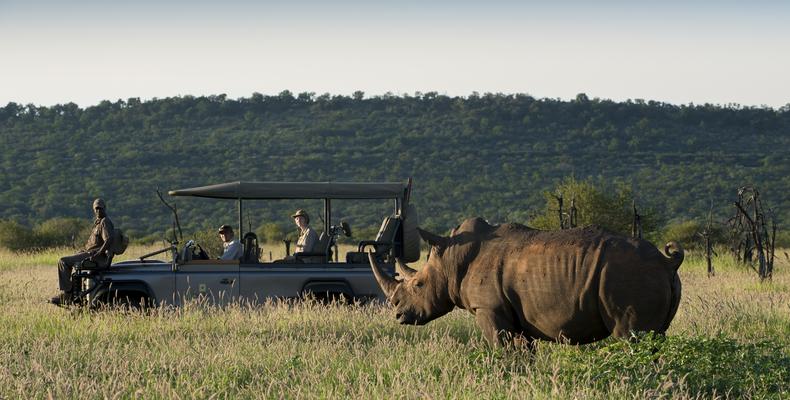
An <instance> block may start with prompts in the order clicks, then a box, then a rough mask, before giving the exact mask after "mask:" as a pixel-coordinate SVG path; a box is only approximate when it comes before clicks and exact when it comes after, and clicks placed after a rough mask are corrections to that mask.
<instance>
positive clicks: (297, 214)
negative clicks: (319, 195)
mask: <svg viewBox="0 0 790 400" xmlns="http://www.w3.org/2000/svg"><path fill="white" fill-rule="evenodd" d="M296 217H304V219H305V220H307V222H310V214H308V213H307V211H305V210H302V209H301V208H300V209H298V210H296V212H295V213H294V215H291V218H296Z"/></svg>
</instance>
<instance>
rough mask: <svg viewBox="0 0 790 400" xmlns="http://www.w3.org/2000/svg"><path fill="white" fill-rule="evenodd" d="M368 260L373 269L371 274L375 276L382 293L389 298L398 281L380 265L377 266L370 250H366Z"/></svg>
mask: <svg viewBox="0 0 790 400" xmlns="http://www.w3.org/2000/svg"><path fill="white" fill-rule="evenodd" d="M368 260H370V268H371V269H373V276H375V277H376V282H378V283H379V286H381V290H382V291H384V295H386V296H387V297H388V298H389V297H390V296H392V293H393V292H395V288H396V287H398V281H396V280H395V278H393V277H391V276H389V275H388V274H387V273H386V272H384V271H382V270H381V267H379V264H378V263H377V262H376V258H375V257H373V252H372V251H368Z"/></svg>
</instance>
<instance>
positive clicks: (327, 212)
mask: <svg viewBox="0 0 790 400" xmlns="http://www.w3.org/2000/svg"><path fill="white" fill-rule="evenodd" d="M331 225H332V201H331V200H329V199H324V232H325V233H326V234H327V235H328V234H329V227H330V226H331Z"/></svg>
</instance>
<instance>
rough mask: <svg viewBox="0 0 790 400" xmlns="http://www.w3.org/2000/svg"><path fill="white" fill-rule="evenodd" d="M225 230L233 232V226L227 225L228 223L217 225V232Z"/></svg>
mask: <svg viewBox="0 0 790 400" xmlns="http://www.w3.org/2000/svg"><path fill="white" fill-rule="evenodd" d="M227 231H231V232H233V227H232V226H230V225H228V224H224V225H222V226H220V227H219V230H218V231H217V232H219V233H222V232H227Z"/></svg>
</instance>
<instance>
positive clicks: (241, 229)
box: [239, 198, 244, 238]
mask: <svg viewBox="0 0 790 400" xmlns="http://www.w3.org/2000/svg"><path fill="white" fill-rule="evenodd" d="M241 216H242V208H241V198H239V238H242V237H244V230H243V229H244V225H243V224H242V222H243V221H242V219H241Z"/></svg>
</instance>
